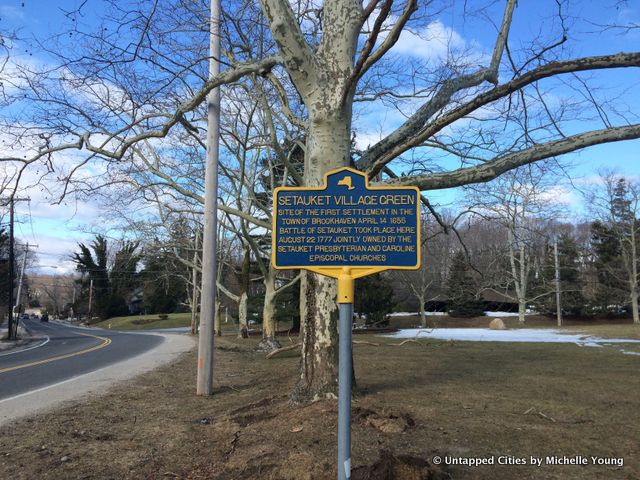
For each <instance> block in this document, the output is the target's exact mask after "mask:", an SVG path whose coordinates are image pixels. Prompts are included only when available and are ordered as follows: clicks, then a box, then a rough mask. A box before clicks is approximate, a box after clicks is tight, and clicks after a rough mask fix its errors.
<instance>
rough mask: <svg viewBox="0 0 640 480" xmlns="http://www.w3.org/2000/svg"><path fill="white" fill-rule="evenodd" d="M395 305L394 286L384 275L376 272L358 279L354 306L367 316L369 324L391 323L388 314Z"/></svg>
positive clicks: (359, 313) (358, 311) (359, 312)
mask: <svg viewBox="0 0 640 480" xmlns="http://www.w3.org/2000/svg"><path fill="white" fill-rule="evenodd" d="M393 306H394V301H393V288H392V286H391V283H390V282H389V280H387V278H386V277H385V276H384V275H381V274H380V273H376V274H375V275H369V276H367V277H363V278H359V279H357V280H356V284H355V305H354V307H355V310H356V312H357V313H358V315H364V316H365V323H366V324H367V325H385V324H387V323H389V321H388V319H387V315H389V314H390V313H391V311H392V310H393Z"/></svg>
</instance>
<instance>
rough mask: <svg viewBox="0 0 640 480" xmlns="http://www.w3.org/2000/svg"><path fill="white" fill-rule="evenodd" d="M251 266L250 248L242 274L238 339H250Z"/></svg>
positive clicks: (247, 249)
mask: <svg viewBox="0 0 640 480" xmlns="http://www.w3.org/2000/svg"><path fill="white" fill-rule="evenodd" d="M250 266H251V251H250V249H249V247H248V246H245V248H244V259H243V260H242V270H241V272H240V296H239V297H240V298H239V299H238V338H249V327H248V325H247V301H248V291H249V280H250V279H249V268H250Z"/></svg>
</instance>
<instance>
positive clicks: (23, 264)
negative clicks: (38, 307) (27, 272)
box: [15, 243, 38, 333]
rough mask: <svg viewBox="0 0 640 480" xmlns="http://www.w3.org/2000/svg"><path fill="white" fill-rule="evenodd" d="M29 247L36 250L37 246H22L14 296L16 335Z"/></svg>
mask: <svg viewBox="0 0 640 480" xmlns="http://www.w3.org/2000/svg"><path fill="white" fill-rule="evenodd" d="M29 247H34V248H38V245H29V244H28V243H27V244H26V245H25V246H24V256H23V257H22V268H21V269H20V280H18V293H17V294H16V307H18V312H17V315H16V319H15V325H16V333H17V331H18V325H19V324H20V310H22V309H21V308H20V306H21V304H22V282H23V281H24V269H25V268H26V266H27V254H28V253H29Z"/></svg>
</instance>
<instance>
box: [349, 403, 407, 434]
mask: <svg viewBox="0 0 640 480" xmlns="http://www.w3.org/2000/svg"><path fill="white" fill-rule="evenodd" d="M353 420H354V422H356V423H359V424H361V425H363V426H365V427H372V428H375V429H377V430H380V431H381V432H383V433H402V432H404V431H405V430H407V429H408V428H410V427H414V426H415V424H416V422H415V420H414V419H413V417H411V415H409V414H408V413H398V414H395V413H389V412H387V411H381V412H375V411H373V410H369V409H368V408H361V407H356V408H354V409H353Z"/></svg>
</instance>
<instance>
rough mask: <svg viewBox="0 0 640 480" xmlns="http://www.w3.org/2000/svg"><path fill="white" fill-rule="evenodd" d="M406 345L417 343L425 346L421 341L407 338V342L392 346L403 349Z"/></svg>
mask: <svg viewBox="0 0 640 480" xmlns="http://www.w3.org/2000/svg"><path fill="white" fill-rule="evenodd" d="M405 343H417V344H418V345H424V344H423V343H420V342H419V341H417V340H415V339H413V338H407V339H406V340H403V341H402V342H400V343H392V344H391V345H393V346H394V347H401V346H402V345H404V344H405Z"/></svg>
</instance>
